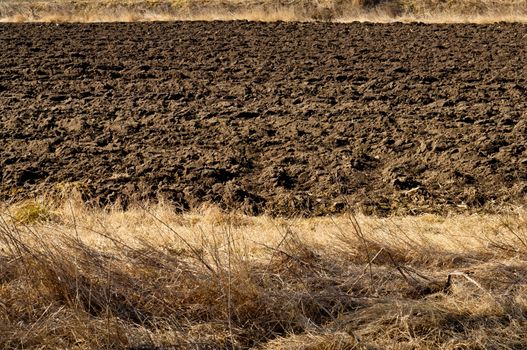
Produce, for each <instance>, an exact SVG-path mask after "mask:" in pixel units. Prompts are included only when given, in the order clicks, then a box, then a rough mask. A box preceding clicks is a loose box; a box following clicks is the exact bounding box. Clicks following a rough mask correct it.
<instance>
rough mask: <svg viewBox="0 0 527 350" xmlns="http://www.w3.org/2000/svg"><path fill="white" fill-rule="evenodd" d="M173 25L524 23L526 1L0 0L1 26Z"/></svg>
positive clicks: (526, 11) (526, 17)
mask: <svg viewBox="0 0 527 350" xmlns="http://www.w3.org/2000/svg"><path fill="white" fill-rule="evenodd" d="M173 20H252V21H279V20H280V21H314V20H315V21H333V22H349V21H368V22H383V23H386V22H394V21H402V22H416V21H419V22H428V23H495V22H503V21H506V22H527V0H503V1H498V0H469V1H466V0H450V1H440V2H438V1H434V0H391V1H390V0H389V1H381V2H375V1H367V0H350V1H336V0H325V1H314V0H313V1H303V0H302V1H301V0H294V1H289V2H277V1H270V0H260V1H245V0H227V1H220V0H100V1H88V0H50V1H28V0H3V1H0V21H2V22H136V21H173Z"/></svg>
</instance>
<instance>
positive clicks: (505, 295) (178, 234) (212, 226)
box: [0, 200, 527, 350]
mask: <svg viewBox="0 0 527 350" xmlns="http://www.w3.org/2000/svg"><path fill="white" fill-rule="evenodd" d="M32 211H36V214H34V215H33V214H32ZM37 214H38V215H37ZM0 246H1V247H0V348H2V349H22V348H23V349H37V348H38V349H48V348H49V349H56V348H71V349H101V348H116V349H118V348H128V349H190V348H192V349H247V348H255V349H273V350H274V349H460V348H464V349H511V348H514V349H520V348H527V338H525V336H524V333H525V329H526V327H527V297H526V292H527V212H525V211H524V210H517V211H515V212H510V214H507V215H456V216H452V217H440V216H433V215H425V216H418V217H392V218H373V217H366V216H360V215H358V216H351V215H350V216H340V217H321V218H310V219H297V220H284V219H276V218H275V219H271V218H268V217H246V216H243V215H240V214H236V213H223V212H221V211H219V210H217V209H216V208H213V207H209V208H203V209H202V210H201V211H199V212H195V213H188V214H176V213H175V212H174V211H173V210H171V208H170V207H169V206H167V205H163V204H159V205H156V206H151V207H149V208H141V207H139V206H138V207H136V208H135V209H134V208H132V209H129V210H127V211H121V210H117V209H111V208H109V209H107V210H104V211H103V210H100V209H98V210H96V209H89V208H86V207H84V206H83V205H81V204H79V202H78V201H74V200H70V201H65V203H64V204H62V205H60V206H59V205H53V204H47V202H45V201H40V202H31V201H30V202H24V203H18V204H15V205H9V206H4V208H3V209H2V215H1V217H0Z"/></svg>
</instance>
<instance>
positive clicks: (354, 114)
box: [0, 22, 527, 216]
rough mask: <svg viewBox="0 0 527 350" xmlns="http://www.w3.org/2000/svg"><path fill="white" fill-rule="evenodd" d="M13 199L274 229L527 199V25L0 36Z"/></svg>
mask: <svg viewBox="0 0 527 350" xmlns="http://www.w3.org/2000/svg"><path fill="white" fill-rule="evenodd" d="M0 47H1V48H2V49H1V50H0V142H1V147H0V179H1V185H0V193H1V195H0V197H1V199H2V200H12V199H20V198H23V197H27V196H33V195H39V194H43V193H49V192H51V193H59V192H60V191H61V190H63V189H71V188H76V189H78V190H79V191H81V192H82V194H83V196H84V198H85V199H86V200H87V201H90V202H92V203H96V204H98V205H105V204H109V203H114V202H116V201H119V202H121V203H123V204H125V205H126V204H127V203H129V202H130V200H145V199H152V200H157V199H159V198H160V197H162V198H164V199H168V200H170V201H171V202H172V203H174V204H175V205H176V206H177V207H178V208H181V209H183V210H184V209H188V208H192V207H195V206H198V205H200V204H202V203H205V202H213V203H217V204H219V205H221V206H222V207H224V208H226V209H242V210H244V211H245V212H247V213H251V214H259V213H268V214H273V215H287V216H289V215H320V214H328V213H334V212H341V211H343V210H346V209H347V208H350V207H351V208H354V209H359V210H363V211H366V212H368V213H371V212H374V213H379V214H389V213H421V212H443V213H444V212H446V211H450V210H464V208H468V209H469V210H470V209H475V210H483V211H492V210H496V208H498V207H500V206H503V205H521V204H523V203H524V202H525V199H526V194H527V67H526V64H527V26H526V25H520V24H497V25H489V26H487V25H419V24H392V25H373V24H358V23H354V24H327V23H309V24H300V23H292V24H286V23H271V24H264V23H250V22H223V23H222V22H208V23H201V22H194V23H192V22H183V23H143V24H140V23H135V24H93V25H91V24H90V25H87V24H67V25H55V24H46V25H40V24H2V25H0Z"/></svg>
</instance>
